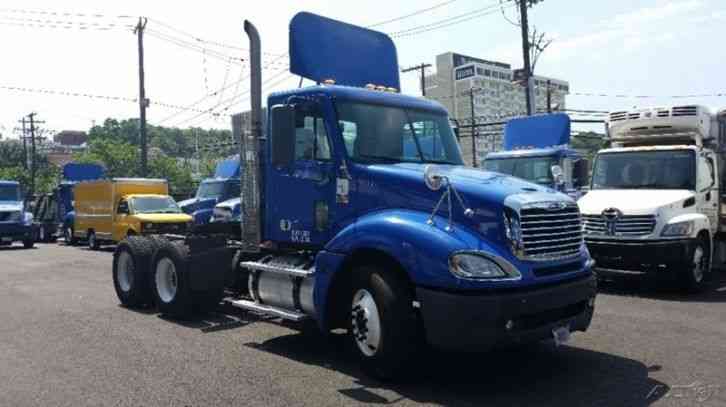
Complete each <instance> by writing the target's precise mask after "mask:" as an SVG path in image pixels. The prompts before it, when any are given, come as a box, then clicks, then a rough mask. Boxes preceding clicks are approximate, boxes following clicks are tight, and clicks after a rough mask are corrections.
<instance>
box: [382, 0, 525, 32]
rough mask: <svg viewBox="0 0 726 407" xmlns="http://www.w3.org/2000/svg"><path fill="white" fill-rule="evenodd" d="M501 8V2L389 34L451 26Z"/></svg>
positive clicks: (511, 0) (512, 3)
mask: <svg viewBox="0 0 726 407" xmlns="http://www.w3.org/2000/svg"><path fill="white" fill-rule="evenodd" d="M506 2H507V3H509V7H511V6H512V5H514V4H515V3H514V2H513V0H506ZM498 10H499V4H491V5H489V6H486V7H482V8H479V9H476V10H471V11H468V12H466V13H462V14H459V15H456V16H453V17H449V18H445V19H442V20H438V21H434V22H432V23H428V24H423V25H419V26H416V27H412V28H407V29H405V30H400V31H396V32H393V33H389V34H388V35H389V36H390V37H391V38H402V37H409V36H413V35H418V34H422V33H425V32H429V31H434V30H438V29H441V28H446V27H450V26H452V25H456V24H461V23H464V22H466V21H470V20H473V19H475V18H480V17H484V16H487V15H490V14H493V13H494V12H497V11H498Z"/></svg>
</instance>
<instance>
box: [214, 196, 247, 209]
mask: <svg viewBox="0 0 726 407" xmlns="http://www.w3.org/2000/svg"><path fill="white" fill-rule="evenodd" d="M240 203H241V200H240V198H232V199H228V200H226V201H224V202H220V203H218V204H217V205H216V206H215V208H228V209H234V208H235V207H238V206H240Z"/></svg>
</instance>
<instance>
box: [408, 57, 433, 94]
mask: <svg viewBox="0 0 726 407" xmlns="http://www.w3.org/2000/svg"><path fill="white" fill-rule="evenodd" d="M430 67H431V64H424V63H421V64H418V65H414V66H412V67H410V68H405V69H401V72H403V73H406V72H411V71H421V96H426V68H430Z"/></svg>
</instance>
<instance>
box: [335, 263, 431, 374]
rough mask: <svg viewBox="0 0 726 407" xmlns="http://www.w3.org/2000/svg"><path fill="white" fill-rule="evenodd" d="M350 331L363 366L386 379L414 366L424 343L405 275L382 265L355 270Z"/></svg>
mask: <svg viewBox="0 0 726 407" xmlns="http://www.w3.org/2000/svg"><path fill="white" fill-rule="evenodd" d="M352 288H353V289H352V291H351V297H350V302H349V304H350V305H349V307H350V308H349V310H350V314H349V315H350V317H349V326H348V335H349V337H350V340H351V342H352V344H353V349H354V352H355V353H356V355H357V357H358V359H359V361H360V363H361V366H362V368H363V370H364V371H365V372H366V373H368V374H370V375H371V376H374V377H376V378H378V379H382V380H391V379H395V378H396V377H397V376H400V375H401V374H402V373H404V372H405V371H406V369H407V368H408V367H410V364H411V361H412V359H413V357H414V356H415V355H416V353H417V351H419V346H420V344H421V343H422V340H421V337H420V336H419V332H420V331H419V329H418V326H419V325H418V319H417V317H416V313H415V310H414V309H413V306H412V302H413V298H412V294H411V291H410V289H409V287H408V285H407V284H406V282H404V281H402V279H401V278H398V277H397V276H395V275H393V274H391V273H386V272H384V271H383V270H382V269H381V268H379V267H372V266H363V267H359V268H357V269H356V270H355V271H354V277H353V285H352Z"/></svg>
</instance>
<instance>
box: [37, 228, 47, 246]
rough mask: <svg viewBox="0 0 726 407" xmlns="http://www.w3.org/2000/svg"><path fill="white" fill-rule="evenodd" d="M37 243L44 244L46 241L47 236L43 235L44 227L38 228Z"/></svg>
mask: <svg viewBox="0 0 726 407" xmlns="http://www.w3.org/2000/svg"><path fill="white" fill-rule="evenodd" d="M38 241H39V242H41V243H45V242H47V241H48V236H46V233H45V226H43V225H40V228H38Z"/></svg>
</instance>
